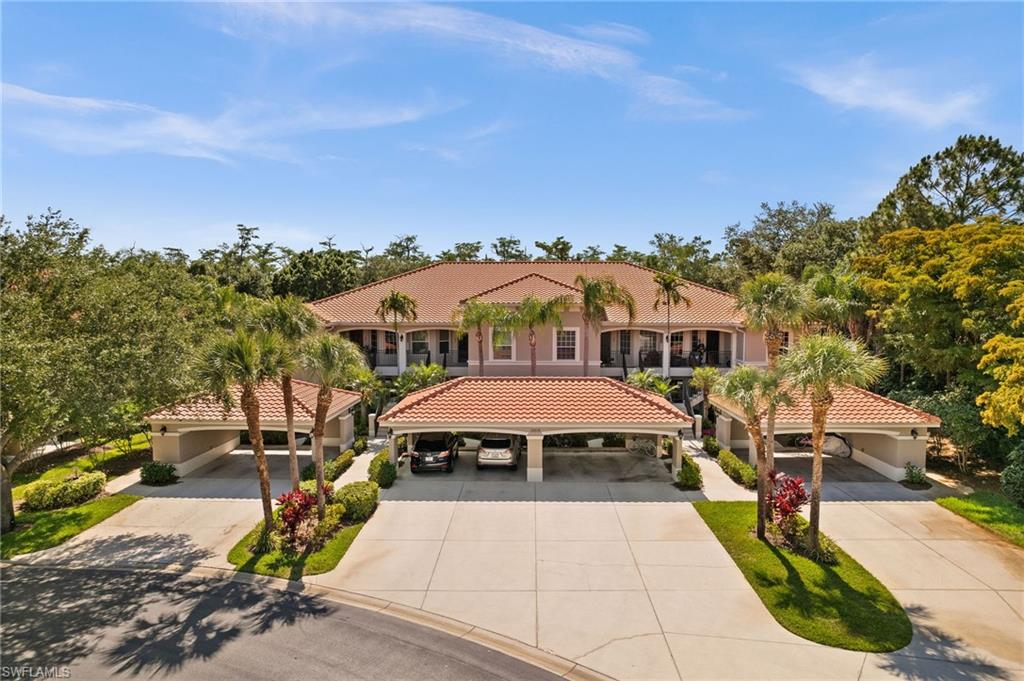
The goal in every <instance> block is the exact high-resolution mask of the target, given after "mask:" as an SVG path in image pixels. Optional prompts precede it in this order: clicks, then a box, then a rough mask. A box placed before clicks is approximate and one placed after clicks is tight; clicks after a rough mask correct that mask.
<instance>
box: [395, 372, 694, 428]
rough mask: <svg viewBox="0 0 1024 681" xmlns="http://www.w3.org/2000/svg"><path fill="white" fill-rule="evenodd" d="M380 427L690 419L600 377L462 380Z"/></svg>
mask: <svg viewBox="0 0 1024 681" xmlns="http://www.w3.org/2000/svg"><path fill="white" fill-rule="evenodd" d="M380 422H381V423H382V424H383V425H387V426H391V427H395V426H404V427H408V428H412V427H415V426H416V425H428V424H429V425H444V424H458V425H460V426H462V427H466V426H470V425H473V424H479V425H487V426H496V425H501V424H507V425H509V426H512V425H514V426H517V427H520V428H531V429H532V428H537V429H544V428H551V429H556V428H559V427H568V428H573V427H577V426H580V427H594V428H597V429H599V428H600V427H602V426H608V427H614V428H616V429H618V428H620V427H622V426H630V425H633V426H637V427H641V428H662V429H671V430H672V431H673V432H674V431H675V430H678V429H679V428H682V427H685V426H689V425H690V424H691V423H692V422H693V419H691V418H690V417H689V416H687V415H686V414H685V413H684V412H682V411H680V410H679V409H677V408H676V407H674V406H673V405H672V404H671V403H670V402H669V401H668V400H666V399H664V398H663V397H659V396H657V395H654V394H652V393H648V392H645V391H643V390H638V389H636V388H632V387H630V386H627V385H626V384H624V383H621V382H619V381H616V380H613V379H611V378H606V377H603V376H593V377H581V376H572V377H570V376H516V377H511V376H464V377H461V378H456V379H454V380H451V381H446V382H444V383H441V384H439V385H436V386H433V387H430V388H426V389H425V390H420V391H417V392H415V393H412V394H410V395H409V396H407V397H406V398H405V399H403V400H402V401H401V402H399V403H398V404H397V405H395V406H394V407H392V408H391V409H390V410H389V411H388V412H387V413H385V414H384V415H383V416H381V418H380Z"/></svg>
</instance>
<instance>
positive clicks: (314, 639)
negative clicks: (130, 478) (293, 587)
mask: <svg viewBox="0 0 1024 681" xmlns="http://www.w3.org/2000/svg"><path fill="white" fill-rule="evenodd" d="M0 582H2V583H0V599H2V600H0V665H2V666H3V667H7V668H11V667H21V666H23V665H28V666H31V667H58V668H59V667H63V666H66V667H67V673H66V676H63V674H62V672H61V671H60V670H58V671H57V673H58V674H62V676H63V677H64V678H69V679H72V680H77V679H110V678H112V677H114V678H116V677H119V676H120V677H131V676H139V677H146V678H149V677H160V678H181V679H185V678H188V679H189V680H190V681H191V680H204V681H205V680H210V681H219V680H221V679H246V680H247V681H248V680H249V679H268V680H272V681H288V680H289V679H298V678H312V679H317V678H322V679H373V680H396V681H397V680H402V679H416V680H417V681H425V680H434V679H437V680H439V681H449V680H450V681H461V680H463V679H467V680H468V679H473V680H474V681H475V680H483V681H486V680H489V679H494V680H498V679H509V680H512V679H514V680H516V681H533V680H536V681H552V680H554V679H558V678H559V677H558V676H555V675H553V674H550V673H548V672H546V671H543V670H540V669H538V668H536V667H533V666H531V665H528V664H525V663H523V662H520V661H518V660H515V659H513V658H510V657H508V656H506V655H502V654H501V653H497V652H494V651H492V650H490V649H488V648H485V647H483V646H480V645H477V644H475V643H471V642H469V641H464V640H462V639H459V638H456V637H453V636H450V635H448V634H444V633H441V632H438V631H435V630H433V629H428V628H425V627H421V626H418V625H415V624H410V623H408V622H405V621H402V620H399V619H396V618H393V617H390V616H387V615H380V614H377V613H375V612H372V611H368V610H362V609H359V608H353V607H349V606H344V605H340V604H336V603H331V602H329V601H325V600H322V599H318V598H314V597H310V596H304V595H301V594H294V593H287V592H282V591H278V590H274V589H268V588H264V587H260V586H253V585H247V584H234V583H227V582H222V581H217V580H202V579H195V578H188V577H181V576H177V575H169V574H159V573H145V572H130V571H115V570H62V569H51V568H34V567H33V568H30V567H11V568H5V569H4V570H3V574H2V579H0ZM0 671H6V673H7V674H10V671H9V670H0ZM0 676H2V677H3V678H9V676H4V675H3V674H0ZM58 678H61V677H60V676H58Z"/></svg>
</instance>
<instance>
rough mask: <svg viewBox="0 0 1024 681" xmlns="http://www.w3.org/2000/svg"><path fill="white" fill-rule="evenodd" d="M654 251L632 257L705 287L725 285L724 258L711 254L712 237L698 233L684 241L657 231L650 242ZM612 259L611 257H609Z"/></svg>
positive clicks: (639, 263) (638, 262)
mask: <svg viewBox="0 0 1024 681" xmlns="http://www.w3.org/2000/svg"><path fill="white" fill-rule="evenodd" d="M650 245H651V248H652V249H653V250H652V252H651V253H648V254H639V255H640V257H639V258H638V259H629V258H627V259H629V260H630V262H635V263H636V264H638V265H643V266H644V267H649V268H650V269H653V270H658V271H659V272H671V273H672V274H677V275H679V276H681V277H686V278H687V279H689V280H691V281H695V282H697V283H700V284H704V285H705V286H716V287H718V288H722V287H723V285H724V284H723V272H722V264H721V257H719V256H717V255H712V254H711V250H710V248H709V246H711V241H710V240H709V239H702V238H701V237H699V236H695V237H692V238H691V239H690V240H689V241H683V240H682V238H680V237H679V236H678V235H676V234H670V233H667V232H658V233H657V234H655V235H654V238H652V239H651V241H650ZM609 259H611V258H609Z"/></svg>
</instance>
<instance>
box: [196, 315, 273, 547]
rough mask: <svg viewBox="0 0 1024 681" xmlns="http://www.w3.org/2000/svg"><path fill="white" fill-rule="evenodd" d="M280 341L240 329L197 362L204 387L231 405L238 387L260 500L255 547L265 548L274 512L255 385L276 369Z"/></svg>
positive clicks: (263, 332)
mask: <svg viewBox="0 0 1024 681" xmlns="http://www.w3.org/2000/svg"><path fill="white" fill-rule="evenodd" d="M282 345H283V341H282V340H281V337H280V336H278V335H277V334H276V333H267V332H266V331H250V330H246V329H243V328H238V329H236V330H235V331H234V332H233V333H231V334H228V335H224V336H222V337H219V338H217V339H216V340H215V341H213V343H212V344H211V345H210V346H209V347H208V348H207V349H206V351H205V352H204V353H203V358H202V362H201V363H200V364H199V370H198V374H199V379H200V381H201V383H202V384H203V385H204V387H205V388H206V389H207V390H209V391H210V392H211V393H213V394H214V395H216V396H218V397H220V398H221V399H222V400H223V401H224V405H225V407H231V406H232V403H233V397H232V394H231V388H232V386H238V387H239V388H240V389H241V400H240V402H241V405H240V406H241V408H242V412H243V413H244V414H245V423H246V427H247V428H248V430H249V441H250V442H251V443H252V452H253V455H254V457H255V458H256V473H257V475H259V479H260V497H261V498H262V500H263V533H262V535H261V537H260V541H259V542H258V544H257V546H258V547H259V548H260V549H265V548H266V546H267V539H268V537H269V534H270V531H271V530H272V529H273V527H274V514H273V508H272V505H271V496H270V471H269V470H268V468H267V456H266V452H265V451H264V448H263V433H262V431H261V430H260V401H259V397H258V396H257V394H256V390H257V388H258V387H259V386H260V384H261V383H263V382H264V381H268V380H272V379H274V378H275V377H276V376H277V375H278V371H279V370H280V354H281V347H282Z"/></svg>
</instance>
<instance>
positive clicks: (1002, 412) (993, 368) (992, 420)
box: [978, 279, 1024, 463]
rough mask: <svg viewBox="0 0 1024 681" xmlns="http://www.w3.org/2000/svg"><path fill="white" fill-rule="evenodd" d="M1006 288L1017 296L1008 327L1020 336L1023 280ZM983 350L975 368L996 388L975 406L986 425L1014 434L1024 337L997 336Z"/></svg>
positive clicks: (1023, 381)
mask: <svg viewBox="0 0 1024 681" xmlns="http://www.w3.org/2000/svg"><path fill="white" fill-rule="evenodd" d="M1007 288H1008V290H1007V293H1008V294H1009V295H1014V294H1018V295H1017V297H1016V298H1015V299H1014V301H1013V302H1012V303H1010V305H1008V306H1007V311H1008V312H1011V313H1015V317H1014V318H1013V321H1012V322H1011V325H1012V327H1013V328H1014V330H1016V331H1017V333H1019V332H1020V330H1022V329H1024V279H1022V280H1020V281H1018V282H1016V283H1014V284H1011V285H1010V286H1008V287H1007ZM983 349H984V350H985V355H984V356H983V357H982V358H981V361H980V362H979V363H978V368H979V369H981V370H982V371H983V372H985V373H986V374H987V375H988V376H990V377H991V378H992V380H993V381H995V386H994V387H991V388H990V389H989V390H986V391H985V392H983V393H982V394H981V395H979V396H978V405H979V406H981V407H982V408H983V409H982V412H981V417H982V419H983V420H984V422H985V423H987V424H989V425H991V426H995V427H1001V428H1005V429H1006V431H1007V432H1008V433H1009V434H1010V435H1011V436H1013V435H1016V434H1017V433H1018V432H1019V430H1020V429H1021V427H1022V426H1024V338H1022V337H1021V336H1020V335H1010V334H1009V333H1000V334H997V335H996V336H994V337H992V338H990V339H989V340H988V341H987V342H986V343H985V345H984V348H983ZM1021 463H1024V462H1021Z"/></svg>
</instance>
